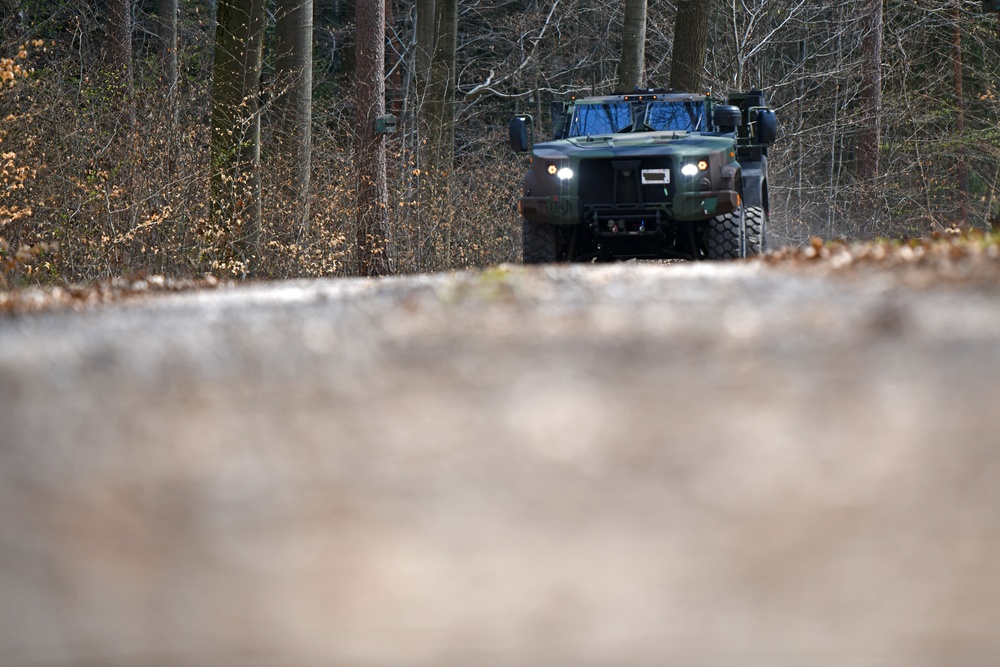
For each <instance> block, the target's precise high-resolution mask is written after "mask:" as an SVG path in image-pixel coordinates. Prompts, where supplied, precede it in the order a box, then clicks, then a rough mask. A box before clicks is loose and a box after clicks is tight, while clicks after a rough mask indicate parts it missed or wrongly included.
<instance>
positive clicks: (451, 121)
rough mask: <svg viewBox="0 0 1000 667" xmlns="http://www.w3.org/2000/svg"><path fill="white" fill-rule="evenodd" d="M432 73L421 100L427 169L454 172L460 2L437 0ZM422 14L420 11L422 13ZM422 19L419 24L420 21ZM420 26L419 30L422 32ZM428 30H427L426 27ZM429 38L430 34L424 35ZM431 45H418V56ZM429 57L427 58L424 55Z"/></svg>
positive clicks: (431, 61) (455, 0)
mask: <svg viewBox="0 0 1000 667" xmlns="http://www.w3.org/2000/svg"><path fill="white" fill-rule="evenodd" d="M432 4H433V6H434V30H433V35H432V45H431V46H432V48H431V60H430V70H429V75H428V78H427V85H426V88H425V91H424V92H425V94H424V96H423V99H422V100H421V111H422V116H423V118H424V122H423V125H424V135H425V136H424V138H425V139H426V142H427V143H426V147H427V151H426V166H427V167H429V168H431V169H432V170H434V171H436V172H439V173H440V172H444V173H450V171H451V166H452V163H453V160H454V156H455V87H456V82H457V78H456V72H457V70H456V67H455V60H456V49H457V40H458V0H436V1H435V2H433V3H432ZM418 11H419V10H418ZM419 20H420V19H419V18H418V22H419ZM419 27H420V26H419V23H418V29H419ZM425 30H426V28H425ZM424 37H425V38H426V37H427V35H426V34H424ZM427 46H428V44H426V43H425V44H422V45H419V46H418V53H421V52H423V51H425V50H426V49H427ZM421 57H425V56H421Z"/></svg>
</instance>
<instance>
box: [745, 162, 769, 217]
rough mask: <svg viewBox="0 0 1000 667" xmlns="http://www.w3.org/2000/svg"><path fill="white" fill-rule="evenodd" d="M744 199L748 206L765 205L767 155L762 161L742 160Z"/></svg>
mask: <svg viewBox="0 0 1000 667" xmlns="http://www.w3.org/2000/svg"><path fill="white" fill-rule="evenodd" d="M740 164H741V166H742V167H743V201H745V202H746V205H747V206H758V207H764V184H765V183H766V182H767V157H766V156H762V157H761V160H760V162H742V163H740Z"/></svg>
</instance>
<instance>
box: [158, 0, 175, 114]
mask: <svg viewBox="0 0 1000 667" xmlns="http://www.w3.org/2000/svg"><path fill="white" fill-rule="evenodd" d="M158 10H159V14H160V17H159V18H160V24H159V37H160V60H161V63H162V67H163V85H164V88H165V89H166V91H167V99H168V101H169V102H170V104H171V106H173V105H174V104H175V101H176V93H177V0H159V8H158Z"/></svg>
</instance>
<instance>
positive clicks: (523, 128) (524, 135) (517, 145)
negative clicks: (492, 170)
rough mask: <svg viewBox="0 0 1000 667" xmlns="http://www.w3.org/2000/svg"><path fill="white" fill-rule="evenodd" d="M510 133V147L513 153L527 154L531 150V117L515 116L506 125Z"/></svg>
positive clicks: (532, 133)
mask: <svg viewBox="0 0 1000 667" xmlns="http://www.w3.org/2000/svg"><path fill="white" fill-rule="evenodd" d="M507 129H508V130H509V131H510V147H511V148H512V149H513V150H514V152H515V153H527V152H528V151H530V150H531V143H532V141H531V140H532V139H533V138H534V136H533V135H534V128H533V127H532V120H531V116H515V117H514V118H512V119H511V121H510V123H508V125H507Z"/></svg>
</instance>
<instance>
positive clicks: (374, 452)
mask: <svg viewBox="0 0 1000 667" xmlns="http://www.w3.org/2000/svg"><path fill="white" fill-rule="evenodd" d="M995 247H996V246H995V245H993V244H991V243H990V242H986V241H983V242H982V243H964V244H955V243H952V241H951V240H950V239H948V238H944V239H939V240H934V241H926V242H914V243H912V244H896V245H892V246H883V250H878V249H877V247H873V246H829V245H823V244H819V243H817V244H814V245H811V246H808V247H807V248H804V249H799V250H794V251H793V250H788V251H783V252H780V253H775V254H774V255H772V256H769V257H768V258H766V259H764V260H756V261H747V262H731V263H670V264H660V263H641V262H627V263H621V264H606V265H593V266H549V267H540V268H538V267H513V266H502V267H496V268H491V269H486V270H482V271H469V272H459V273H452V274H437V275H416V276H400V277H393V278H386V279H379V280H362V279H339V280H313V281H290V282H281V283H261V284H251V285H235V286H234V285H210V284H204V285H201V286H202V287H214V289H189V288H193V287H198V285H176V284H174V286H173V287H171V285H170V283H169V281H165V280H163V279H159V278H152V279H143V281H130V282H127V283H126V282H119V283H118V284H117V286H115V285H114V284H108V285H105V286H103V287H91V288H87V289H83V288H81V290H80V291H78V292H74V291H73V290H66V289H63V290H62V291H61V292H60V291H57V290H46V291H37V290H36V291H27V292H20V293H17V294H13V293H7V296H5V297H4V298H5V299H6V301H3V304H5V306H4V307H5V308H6V310H7V313H6V314H4V315H0V442H2V445H0V553H2V554H3V556H2V559H0V591H2V594H0V665H3V666H6V665H22V664H31V665H70V664H73V665H79V664H101V665H204V664H217V665H230V664H233V665H236V664H240V665H243V664H253V665H265V664H266V665H272V664H273V665H279V664H280V665H326V664H349V665H409V666H422V665H428V666H430V665H435V666H440V665H455V666H458V665H526V664H534V665H547V666H558V665H626V664H628V665H706V666H707V665H721V666H729V665H733V666H735V665H741V666H744V665H765V664H766V665H769V666H783V665H788V666H792V665H795V666H801V665H810V666H812V665H823V666H826V665H831V666H833V665H838V666H840V665H846V664H850V665H854V666H861V667H864V666H868V665H872V666H874V665H879V666H882V665H907V666H908V667H912V666H915V665H916V666H921V665H927V666H931V665H934V666H937V665H942V664H947V665H985V664H997V663H998V662H1000V635H998V634H997V633H996V627H997V621H998V619H1000V559H997V558H996V554H997V553H998V550H1000V520H998V516H1000V515H998V511H1000V510H998V509H997V508H1000V448H998V447H997V445H998V444H1000V409H998V406H1000V380H998V378H1000V298H998V297H1000V270H998V267H1000V260H998V258H997V254H998V253H997V252H996V250H995ZM845 253H846V254H845ZM141 283H145V284H141ZM175 288H176V289H181V290H182V291H180V292H179V293H176V294H159V293H158V292H162V291H168V290H171V289H175ZM102 295H103V296H102Z"/></svg>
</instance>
